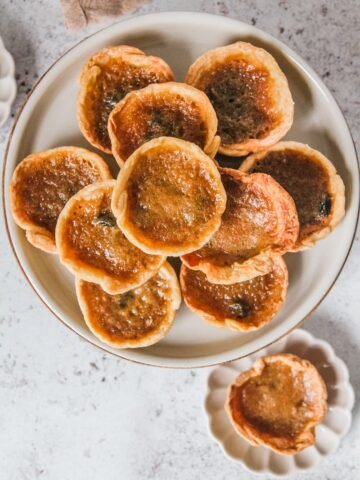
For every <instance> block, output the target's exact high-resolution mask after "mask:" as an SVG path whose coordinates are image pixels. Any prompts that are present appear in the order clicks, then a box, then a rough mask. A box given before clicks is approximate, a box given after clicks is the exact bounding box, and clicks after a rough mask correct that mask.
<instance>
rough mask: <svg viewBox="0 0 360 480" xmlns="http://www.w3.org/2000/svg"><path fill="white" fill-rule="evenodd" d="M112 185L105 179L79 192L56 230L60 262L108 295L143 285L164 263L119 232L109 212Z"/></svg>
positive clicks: (72, 199)
mask: <svg viewBox="0 0 360 480" xmlns="http://www.w3.org/2000/svg"><path fill="white" fill-rule="evenodd" d="M114 186H115V180H108V181H106V182H99V183H96V184H93V185H90V186H88V187H87V188H84V189H83V190H81V191H80V192H78V193H77V194H76V195H74V196H73V197H72V198H71V199H70V200H69V202H68V203H67V204H66V206H65V208H64V209H63V211H62V212H61V215H60V217H59V220H58V224H57V227H56V244H57V247H58V251H59V255H60V260H61V262H62V263H63V264H64V265H65V266H66V267H67V268H68V269H69V270H70V271H71V272H72V273H74V274H75V275H77V276H78V277H79V278H82V279H84V280H87V281H89V282H93V283H98V284H100V285H101V287H102V288H103V289H104V290H105V291H106V292H108V293H109V294H117V293H122V292H125V291H127V290H129V289H130V288H134V287H137V286H138V285H141V284H143V283H144V282H145V281H146V280H148V279H149V278H150V277H152V276H153V275H154V274H155V273H156V272H157V271H158V270H159V268H160V267H161V265H162V264H163V263H164V261H165V257H162V256H159V255H148V254H146V253H144V252H142V251H141V250H140V249H138V248H137V247H136V246H135V245H133V244H132V243H130V242H129V241H128V240H127V238H126V237H125V235H124V234H123V233H122V231H121V230H120V229H119V227H118V226H117V223H116V219H115V217H114V215H113V213H112V211H111V196H112V192H113V189H114Z"/></svg>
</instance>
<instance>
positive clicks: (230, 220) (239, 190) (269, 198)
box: [182, 168, 299, 284]
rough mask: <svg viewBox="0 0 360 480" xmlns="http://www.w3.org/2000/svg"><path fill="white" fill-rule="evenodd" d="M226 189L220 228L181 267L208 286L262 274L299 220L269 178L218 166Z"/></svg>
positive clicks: (292, 237)
mask: <svg viewBox="0 0 360 480" xmlns="http://www.w3.org/2000/svg"><path fill="white" fill-rule="evenodd" d="M219 172H220V174H221V179H222V182H223V185H224V188H225V191H226V197H227V202H226V209H225V212H224V213H223V215H222V218H221V225H220V228H219V229H218V230H217V231H216V232H215V234H214V235H213V236H212V237H211V238H210V240H209V241H208V242H207V243H206V244H205V245H204V246H203V247H202V248H200V249H199V250H196V251H193V252H191V253H188V254H186V255H183V256H182V261H183V262H184V263H185V265H186V266H187V267H189V268H191V269H194V270H201V271H202V272H204V273H205V274H206V276H207V278H208V280H209V281H210V282H214V283H221V284H232V283H235V282H242V281H246V280H250V279H251V278H254V277H256V276H257V275H264V274H265V273H267V272H269V271H270V270H271V268H272V266H273V263H274V258H275V257H276V256H278V255H282V254H284V253H285V252H287V251H289V250H290V249H291V248H292V247H293V246H294V243H295V242H296V239H297V237H298V232H299V222H298V218H297V214H296V208H295V204H294V201H293V199H292V198H291V197H290V195H289V194H288V193H287V192H286V191H285V190H284V189H283V188H282V187H281V186H280V185H279V184H278V183H277V182H276V181H275V180H274V179H273V178H272V177H270V176H269V175H265V174H261V173H254V174H251V175H250V174H246V173H242V172H239V171H238V170H233V169H228V168H219Z"/></svg>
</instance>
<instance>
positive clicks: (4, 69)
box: [0, 37, 16, 127]
mask: <svg viewBox="0 0 360 480" xmlns="http://www.w3.org/2000/svg"><path fill="white" fill-rule="evenodd" d="M15 95H16V82H15V64H14V60H13V57H12V56H11V55H10V53H9V52H8V51H7V50H6V48H5V46H4V43H3V41H2V39H1V37H0V127H1V126H2V125H3V124H4V123H5V122H6V120H7V119H8V118H9V115H10V109H11V105H12V103H13V101H14V99H15Z"/></svg>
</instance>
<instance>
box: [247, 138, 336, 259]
mask: <svg viewBox="0 0 360 480" xmlns="http://www.w3.org/2000/svg"><path fill="white" fill-rule="evenodd" d="M240 170H241V171H243V172H247V173H253V172H260V173H266V174H268V175H271V176H272V177H273V178H274V179H275V180H276V181H277V182H278V183H279V184H280V185H281V186H282V187H283V188H285V190H286V191H287V192H288V193H289V194H290V195H291V196H292V198H293V199H294V201H295V205H296V209H297V212H298V217H299V222H300V230H299V237H298V239H297V242H296V245H295V246H294V248H293V249H292V250H293V251H297V250H302V249H304V248H309V247H311V246H313V245H314V243H316V242H317V241H318V240H320V239H321V238H324V237H325V236H327V235H328V234H329V233H330V232H331V230H333V228H334V227H335V226H336V225H337V224H338V223H339V221H340V220H341V218H342V217H343V215H344V213H345V187H344V184H343V181H342V180H341V178H340V176H339V175H338V174H337V173H336V170H335V167H334V166H333V164H332V163H331V162H330V160H328V159H327V158H326V157H325V156H324V155H322V154H321V153H320V152H318V151H317V150H314V149H313V148H310V147H309V146H308V145H305V144H303V143H298V142H280V143H278V144H277V145H274V146H273V147H271V148H269V149H267V150H265V151H263V152H261V153H258V154H254V155H251V156H250V157H248V158H247V159H246V160H245V162H244V163H243V164H242V165H241V167H240Z"/></svg>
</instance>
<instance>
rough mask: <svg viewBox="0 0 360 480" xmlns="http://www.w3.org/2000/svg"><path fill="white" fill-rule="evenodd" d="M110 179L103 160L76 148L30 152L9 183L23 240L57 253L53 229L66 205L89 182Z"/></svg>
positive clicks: (12, 206) (14, 214)
mask: <svg viewBox="0 0 360 480" xmlns="http://www.w3.org/2000/svg"><path fill="white" fill-rule="evenodd" d="M109 178H112V177H111V174H110V171H109V168H108V166H107V164H106V163H105V162H104V160H103V159H102V158H101V157H100V156H99V155H97V154H96V153H93V152H90V151H89V150H85V149H84V148H77V147H59V148H54V149H51V150H45V151H42V152H37V153H32V154H30V155H28V156H27V157H26V158H24V160H22V161H21V162H20V163H19V164H18V166H17V167H16V169H15V171H14V173H13V176H12V180H11V183H10V205H11V211H12V214H13V218H14V220H15V222H16V223H17V224H18V225H19V227H21V228H22V229H24V230H25V233H26V238H27V240H28V241H29V242H30V243H31V244H32V245H33V246H34V247H36V248H39V249H40V250H43V251H45V252H47V253H57V249H56V245H55V227H56V223H57V220H58V216H59V215H60V212H61V210H62V209H63V207H64V205H65V204H66V202H67V201H68V200H69V198H71V197H72V196H73V195H74V194H75V193H76V192H78V191H79V190H81V189H82V188H83V187H85V186H86V185H89V184H91V183H94V182H97V181H102V180H107V179H109Z"/></svg>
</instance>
